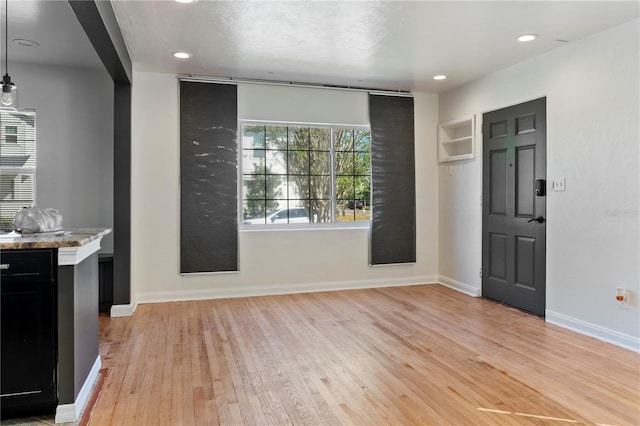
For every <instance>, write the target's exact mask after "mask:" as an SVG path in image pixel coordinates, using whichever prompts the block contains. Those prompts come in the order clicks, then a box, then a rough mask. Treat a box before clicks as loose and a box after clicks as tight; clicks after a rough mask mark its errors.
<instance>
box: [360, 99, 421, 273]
mask: <svg viewBox="0 0 640 426" xmlns="http://www.w3.org/2000/svg"><path fill="white" fill-rule="evenodd" d="M369 118H370V121H371V178H372V193H373V195H372V213H373V216H372V218H371V247H370V262H371V265H385V264H393V263H412V262H415V261H416V195H415V150H414V123H413V98H410V97H399V96H383V95H372V94H370V95H369Z"/></svg>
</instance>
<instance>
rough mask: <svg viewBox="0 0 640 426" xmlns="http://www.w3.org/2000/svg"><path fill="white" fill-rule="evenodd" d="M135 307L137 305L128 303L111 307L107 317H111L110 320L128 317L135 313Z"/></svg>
mask: <svg viewBox="0 0 640 426" xmlns="http://www.w3.org/2000/svg"><path fill="white" fill-rule="evenodd" d="M137 307H138V304H137V303H135V304H134V303H129V304H128V305H113V306H111V311H110V312H109V316H111V318H121V317H130V316H132V315H133V313H134V312H135V311H136V308H137Z"/></svg>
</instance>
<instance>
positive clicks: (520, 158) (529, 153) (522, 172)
mask: <svg viewBox="0 0 640 426" xmlns="http://www.w3.org/2000/svg"><path fill="white" fill-rule="evenodd" d="M535 154H536V153H535V145H534V146H527V147H524V148H523V147H518V148H517V150H516V170H517V175H516V179H517V181H518V183H517V187H516V215H517V216H528V217H530V218H531V217H533V214H534V213H535V211H534V203H535V199H534V198H535V188H534V186H533V185H534V182H535V179H534V176H535V173H534V170H535Z"/></svg>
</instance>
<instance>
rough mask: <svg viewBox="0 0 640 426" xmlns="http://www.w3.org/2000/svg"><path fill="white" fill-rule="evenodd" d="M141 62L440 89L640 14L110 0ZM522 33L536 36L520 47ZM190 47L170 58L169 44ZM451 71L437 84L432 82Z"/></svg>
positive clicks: (479, 5) (535, 6) (631, 10)
mask: <svg viewBox="0 0 640 426" xmlns="http://www.w3.org/2000/svg"><path fill="white" fill-rule="evenodd" d="M113 6H114V10H115V13H116V16H117V18H118V21H119V23H120V26H121V28H122V31H123V34H124V38H125V40H126V42H127V44H128V48H129V51H130V53H131V57H132V59H133V61H134V63H135V64H136V67H137V69H139V70H145V71H160V72H172V73H184V74H195V75H210V76H224V77H238V78H255V79H269V80H282V81H296V82H310V83H323V84H335V85H345V86H364V87H373V88H384V89H393V90H420V91H429V92H441V91H444V90H447V89H450V88H452V87H455V86H459V85H461V84H464V83H466V82H468V81H471V80H474V79H476V78H478V77H480V76H482V75H484V74H487V73H489V72H491V71H494V70H497V69H500V68H504V67H506V66H509V65H512V64H514V63H517V62H521V61H523V60H526V59H528V58H531V57H533V56H537V55H540V54H543V53H545V52H548V51H550V50H552V49H555V48H557V47H559V46H561V45H563V44H564V42H561V41H557V40H566V41H568V42H570V43H571V42H575V41H577V40H579V39H581V38H584V37H587V36H589V35H591V34H594V33H597V32H600V31H603V30H605V29H607V28H610V27H612V26H615V25H618V24H621V23H623V22H626V21H629V20H631V19H634V18H636V17H638V10H639V3H638V2H610V1H604V2H579V1H578V2H576V1H570V2H558V1H542V2H526V1H514V2H511V1H497V2H485V1H472V2H458V1H444V2H435V1H422V2H419V1H418V2H404V1H397V2H396V1H394V2H380V1H378V2H368V1H364V2H362V1H348V2H323V1H299V2H280V1H254V2H244V1H224V2H214V1H203V0H200V1H198V2H196V3H193V4H180V3H176V2H174V1H115V2H113ZM523 33H536V34H540V38H539V39H538V40H536V41H534V42H531V43H525V44H523V43H519V42H517V41H516V37H517V36H518V35H521V34H523ZM177 50H186V51H189V52H191V53H192V54H193V58H191V59H189V60H187V61H182V62H181V61H178V60H175V59H173V58H172V57H171V56H170V54H171V52H173V51H177ZM440 73H443V74H447V75H448V76H449V78H448V79H447V80H445V81H441V82H436V81H434V80H433V76H434V75H435V74H440Z"/></svg>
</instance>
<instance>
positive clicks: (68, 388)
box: [58, 253, 99, 404]
mask: <svg viewBox="0 0 640 426" xmlns="http://www.w3.org/2000/svg"><path fill="white" fill-rule="evenodd" d="M98 354H99V350H98V254H97V253H94V254H92V255H91V256H89V257H88V258H86V259H85V260H83V261H82V262H80V263H79V264H77V265H68V266H59V267H58V399H59V404H72V403H73V402H74V401H75V400H76V397H77V396H78V393H79V392H80V389H81V388H82V386H83V385H84V383H85V381H86V380H87V376H88V375H89V372H90V371H91V367H93V364H94V363H95V361H96V359H97V358H98Z"/></svg>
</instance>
